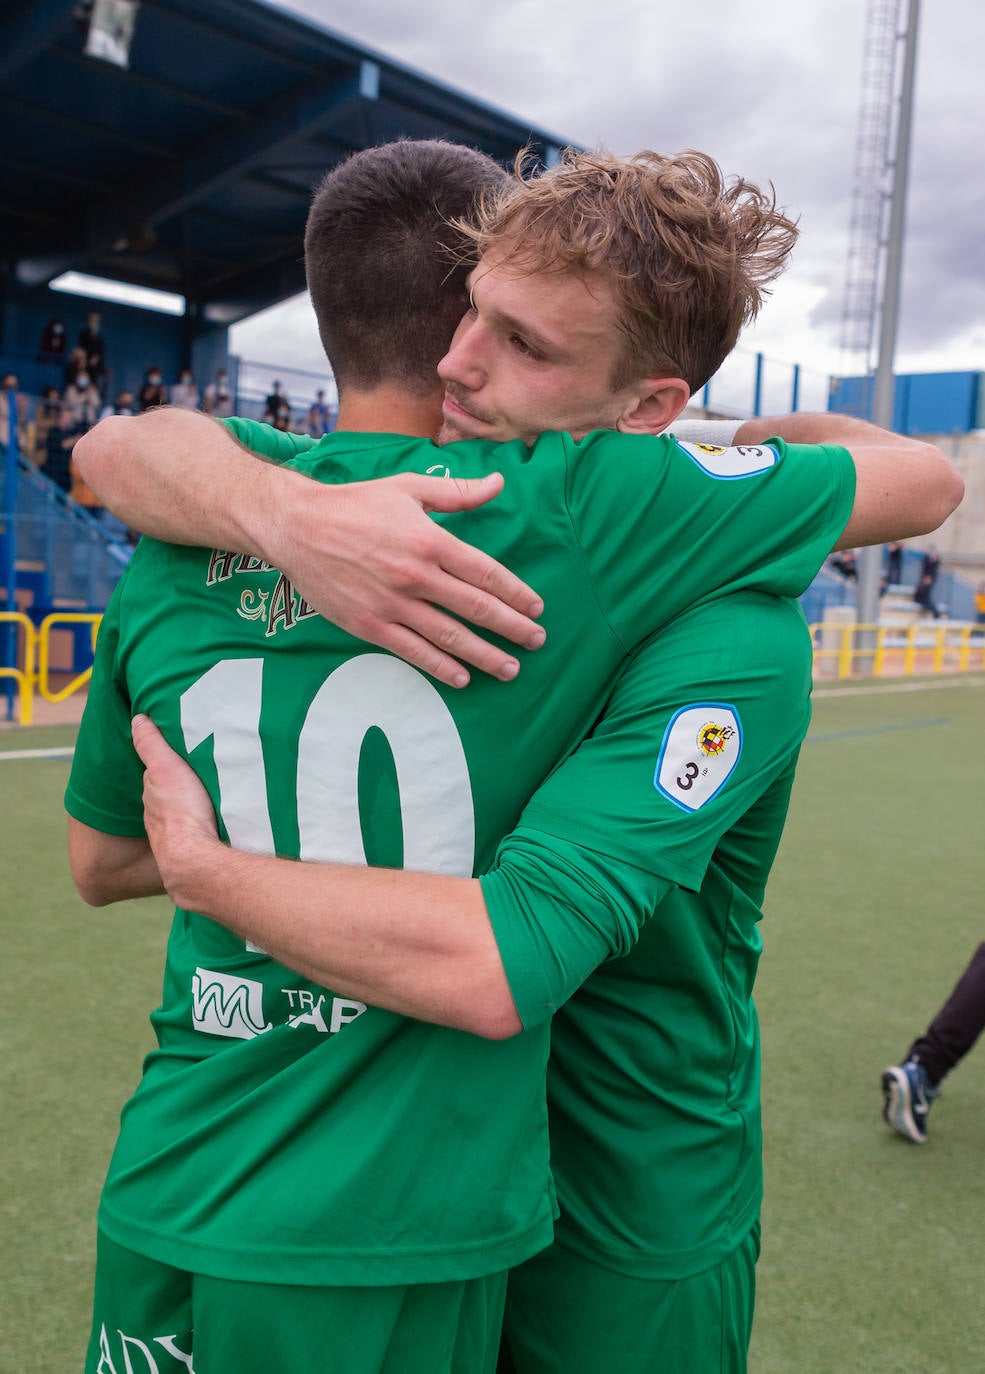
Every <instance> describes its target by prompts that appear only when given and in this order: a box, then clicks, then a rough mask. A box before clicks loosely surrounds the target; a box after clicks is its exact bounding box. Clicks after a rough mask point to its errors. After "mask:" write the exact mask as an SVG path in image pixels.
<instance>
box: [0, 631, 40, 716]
mask: <svg viewBox="0 0 985 1374" xmlns="http://www.w3.org/2000/svg"><path fill="white" fill-rule="evenodd" d="M0 625H16V626H17V627H18V629H21V630H23V632H24V658H23V663H24V667H23V668H13V667H11V668H3V667H0V677H12V678H13V679H14V681H15V682H16V683H17V698H18V701H19V702H20V715H19V719H20V723H21V725H30V724H31V722H32V721H33V719H34V684H35V682H36V681H37V673H36V671H35V666H34V665H35V662H36V658H37V653H36V649H37V638H38V635H37V631H36V630H35V628H34V626H33V625H32V624H31V622H30V620H29V619H28V617H27V616H26V615H24V613H23V612H22V611H0Z"/></svg>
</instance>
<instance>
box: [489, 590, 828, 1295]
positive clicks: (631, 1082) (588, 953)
mask: <svg viewBox="0 0 985 1374" xmlns="http://www.w3.org/2000/svg"><path fill="white" fill-rule="evenodd" d="M811 660H812V653H811V645H810V638H809V635H808V633H807V630H806V626H805V623H804V620H803V615H802V613H801V611H800V608H799V607H798V606H797V605H796V604H795V603H793V602H791V601H786V600H782V599H779V598H773V597H763V596H761V595H758V594H752V593H741V594H739V595H736V596H728V597H723V598H720V599H719V600H717V601H716V602H714V603H711V604H708V605H705V606H702V607H699V608H697V609H695V610H692V611H688V612H686V613H685V614H684V615H682V616H680V617H679V618H678V619H677V620H676V621H675V622H674V623H673V624H672V625H670V626H668V627H667V628H666V629H664V630H663V631H662V632H660V633H658V634H656V635H654V636H652V637H651V638H650V639H648V640H647V641H646V643H645V644H644V645H643V646H642V647H641V649H640V650H639V652H638V653H637V654H636V655H634V657H633V659H632V660H631V661H630V662H629V663H627V664H626V666H625V667H624V668H623V670H622V672H621V673H620V676H619V679H618V681H617V683H616V686H615V688H614V690H613V693H612V696H611V698H610V699H609V701H608V702H607V704H606V707H605V711H604V714H603V716H602V719H601V721H600V722H599V724H598V726H597V727H596V729H595V730H594V731H593V732H592V734H591V736H590V737H589V738H588V739H587V740H586V741H584V742H583V743H582V744H581V746H580V747H579V748H578V750H577V752H576V753H574V754H573V756H572V757H571V758H569V759H568V760H566V761H565V762H564V763H563V764H562V765H561V767H559V768H558V769H557V771H556V772H555V773H554V774H553V775H552V777H551V778H550V779H549V780H548V782H547V783H546V784H545V785H544V786H543V787H542V788H541V789H540V790H539V791H538V792H537V793H536V794H535V796H534V797H533V798H532V800H531V802H530V803H529V805H528V806H527V808H526V809H525V811H524V814H523V816H522V818H521V821H520V824H519V826H518V827H517V829H516V830H515V831H514V833H513V835H511V836H510V837H509V838H508V839H507V840H506V841H505V842H504V845H503V846H502V848H501V850H500V853H499V856H498V861H497V867H496V868H495V869H494V870H493V872H492V873H491V874H490V875H488V876H487V877H486V878H484V879H483V886H484V889H485V895H486V901H487V905H488V906H489V909H490V914H491V917H492V920H493V925H494V929H495V931H496V935H497V939H498V941H499V945H500V951H501V953H502V955H503V961H504V965H505V967H506V971H507V974H508V976H509V979H510V984H511V988H512V989H513V992H514V996H515V998H516V1001H517V1005H518V1008H519V1009H520V1011H521V1015H522V1016H523V1017H524V1020H525V1023H526V1024H531V1025H532V1024H535V1023H536V1022H537V1021H538V1020H539V1017H540V1015H541V1008H542V1006H543V1005H544V1003H545V1002H548V1003H550V1004H552V1005H554V1006H557V1005H558V1004H560V1003H562V1002H564V1005H563V1006H561V1008H560V1010H559V1011H558V1013H557V1015H556V1016H555V1018H554V1022H553V1028H552V1042H551V1060H550V1067H549V1072H548V1087H549V1102H550V1122H551V1143H552V1167H553V1170H554V1176H555V1181H556V1184H557V1189H558V1199H559V1202H560V1206H561V1218H560V1222H559V1225H558V1228H557V1236H558V1240H559V1241H560V1243H561V1244H562V1245H565V1246H568V1247H569V1248H572V1249H575V1250H577V1251H579V1252H580V1253H583V1254H585V1255H587V1256H588V1257H590V1258H591V1259H593V1260H595V1262H596V1263H599V1264H601V1265H603V1266H604V1267H607V1268H612V1269H615V1270H617V1271H620V1272H623V1273H626V1274H631V1275H634V1276H637V1277H653V1278H660V1279H678V1278H686V1277H688V1276H689V1275H691V1274H696V1273H700V1272H702V1271H704V1270H706V1269H709V1268H711V1267H712V1266H713V1265H716V1264H718V1263H720V1262H721V1260H722V1259H724V1258H725V1257H726V1256H727V1255H728V1254H729V1253H730V1252H731V1251H732V1250H733V1249H734V1248H735V1246H736V1245H738V1244H739V1243H740V1242H741V1241H742V1239H743V1238H744V1236H745V1235H746V1234H747V1233H748V1231H749V1228H750V1227H751V1225H752V1224H753V1222H754V1221H755V1220H756V1217H757V1216H758V1213H759V1207H760V1201H761V1195H762V1132H761V1122H760V1107H759V1037H758V1029H757V1023H756V1013H755V1008H754V1005H753V1000H752V988H753V981H754V978H755V974H756V967H757V962H758V959H759V953H760V935H759V925H758V923H759V919H760V916H761V903H762V900H763V893H764V890H765V886H766V878H767V875H768V873H769V869H770V865H771V864H772V861H773V858H774V856H775V854H776V848H777V845H778V843H779V839H780V833H781V830H782V827H783V822H784V819H785V816H786V809H787V802H788V799H789V795H790V788H791V784H792V781H793V774H794V768H795V764H796V759H797V754H798V750H799V748H800V744H801V742H802V740H803V737H804V734H805V732H806V729H807V725H808V722H809V715H810V708H809V697H810V688H811ZM530 871H535V872H536V873H537V874H538V875H539V881H535V882H534V883H531V882H530V880H529V877H528V876H527V875H528V873H529V872H530ZM554 872H556V873H557V881H553V880H552V877H551V875H552V873H554ZM606 884H607V885H608V886H607V887H606ZM574 892H577V893H578V894H579V900H573V899H572V894H573V893H574ZM545 894H547V896H545ZM595 894H599V895H598V896H597V897H596V896H595ZM593 898H594V900H593ZM651 913H652V914H651ZM637 937H638V938H637ZM547 950H550V953H551V957H550V958H548V957H547V954H546V951H547ZM596 966H598V967H597V968H596V971H595V972H594V973H591V972H590V971H591V968H593V967H596ZM589 974H590V976H587V975H589ZM586 976H587V981H584V982H583V980H584V979H585V978H586ZM582 984H583V985H582ZM579 985H581V986H580V987H579ZM575 989H579V990H577V991H576V990H575ZM571 993H573V994H574V995H573V996H570V1000H568V1001H565V999H566V998H567V997H568V996H569V995H570V994H571ZM547 1258H548V1260H549V1256H548V1257H547ZM544 1262H545V1261H541V1263H544ZM524 1292H525V1294H526V1289H524ZM529 1297H530V1295H529V1294H526V1296H525V1300H528V1299H529Z"/></svg>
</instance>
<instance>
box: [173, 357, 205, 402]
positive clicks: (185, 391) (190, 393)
mask: <svg viewBox="0 0 985 1374" xmlns="http://www.w3.org/2000/svg"><path fill="white" fill-rule="evenodd" d="M198 400H199V396H198V386H197V384H196V382H195V378H194V377H193V376H192V372H191V368H189V367H183V368H182V369H181V371H180V372H179V373H178V380H177V382H175V384H174V386H173V387H172V388H171V404H172V405H173V406H184V408H185V409H186V410H198Z"/></svg>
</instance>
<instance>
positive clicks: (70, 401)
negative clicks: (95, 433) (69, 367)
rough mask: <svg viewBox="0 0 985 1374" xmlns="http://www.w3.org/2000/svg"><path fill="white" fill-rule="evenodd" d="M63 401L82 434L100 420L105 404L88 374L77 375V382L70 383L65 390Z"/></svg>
mask: <svg viewBox="0 0 985 1374" xmlns="http://www.w3.org/2000/svg"><path fill="white" fill-rule="evenodd" d="M62 401H63V403H64V405H65V406H66V407H67V409H69V410H70V411H71V412H72V416H73V419H74V420H75V424H76V427H77V428H78V430H79V432H80V433H83V432H84V431H85V430H87V429H90V428H91V427H92V426H93V425H94V424H95V423H96V421H97V420H98V419H99V412H100V410H101V409H102V404H103V402H102V397H101V396H100V395H99V391H98V389H97V388H96V386H95V385H94V383H93V380H92V378H91V377H90V376H89V374H88V372H80V373H78V374H77V376H76V378H75V381H74V382H70V383H69V385H68V386H67V387H66V388H65V391H64V394H63V395H62Z"/></svg>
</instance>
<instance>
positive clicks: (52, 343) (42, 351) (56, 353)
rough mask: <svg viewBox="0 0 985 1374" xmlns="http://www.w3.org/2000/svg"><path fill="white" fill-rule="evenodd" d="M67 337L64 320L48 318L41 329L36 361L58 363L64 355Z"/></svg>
mask: <svg viewBox="0 0 985 1374" xmlns="http://www.w3.org/2000/svg"><path fill="white" fill-rule="evenodd" d="M66 347H67V338H66V334H65V321H64V320H59V319H50V320H49V321H48V323H47V324H46V325H45V327H44V329H43V330H42V331H41V346H40V348H39V349H38V362H41V363H60V362H61V361H62V360H63V359H64V357H65V349H66Z"/></svg>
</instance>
